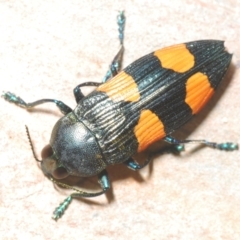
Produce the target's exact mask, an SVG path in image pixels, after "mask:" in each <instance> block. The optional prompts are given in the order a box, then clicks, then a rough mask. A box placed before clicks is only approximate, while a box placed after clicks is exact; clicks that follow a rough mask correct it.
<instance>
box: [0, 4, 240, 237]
mask: <svg viewBox="0 0 240 240" xmlns="http://www.w3.org/2000/svg"><path fill="white" fill-rule="evenodd" d="M94 2H95V3H94ZM121 9H125V11H126V15H127V26H126V41H125V47H126V51H125V58H124V66H126V65H127V64H129V63H131V62H132V61H133V60H135V59H137V58H138V57H140V56H142V55H145V54H147V53H149V52H151V51H153V50H155V49H158V48H161V47H163V46H167V45H172V44H175V43H181V42H186V41H191V40H197V39H223V40H226V46H227V48H228V49H229V51H230V52H232V53H234V57H233V60H232V66H231V69H230V72H229V74H228V76H227V78H226V80H225V82H224V83H223V84H222V85H221V86H220V88H219V91H218V93H217V94H216V95H215V97H214V99H213V100H212V101H211V102H210V104H209V105H208V107H207V108H205V109H204V111H202V112H201V114H199V115H198V116H197V117H196V118H195V119H194V121H192V122H191V123H190V124H188V125H187V126H185V127H184V128H183V129H182V130H181V131H179V133H178V135H179V136H180V137H191V138H200V139H201V138H207V139H210V140H216V141H222V140H223V141H228V140H231V141H234V142H240V135H239V133H240V124H239V119H240V111H239V104H240V101H239V93H240V42H239V41H240V1H239V0H228V1H217V0H215V1H214V0H213V1H208V0H201V1H200V0H198V1H187V0H185V1H177V0H176V1H160V0H155V1H137V0H133V1H104V0H99V1H77V0H68V1H58V0H49V1H40V0H34V1H30V0H18V1H0V82H1V84H0V90H1V92H2V90H11V91H13V92H15V93H17V94H18V95H20V96H22V97H25V100H27V101H32V100H36V99H41V98H43V97H48V98H57V99H61V100H62V101H64V102H66V103H67V104H68V105H70V106H72V107H74V106H75V102H74V98H73V95H72V89H73V88H74V87H75V86H76V85H77V84H79V83H81V82H85V81H100V80H101V78H102V76H103V75H104V74H105V72H106V69H107V67H108V64H109V62H110V60H111V58H112V57H113V55H114V54H115V53H116V51H117V49H118V47H119V44H118V41H117V31H116V24H115V19H116V15H117V13H118V10H121ZM87 91H88V90H87V89H86V91H85V93H87ZM38 109H40V110H38V111H34V112H27V111H24V110H23V109H21V108H17V107H15V106H14V105H12V104H8V103H7V102H5V101H4V100H3V99H0V111H1V114H0V115H1V118H0V126H1V135H0V171H1V174H0V235H1V237H0V238H1V239H187V240H188V239H230V240H233V239H236V240H238V239H240V154H239V152H234V153H226V152H220V151H214V150H211V149H207V148H203V149H199V150H198V151H194V152H193V153H191V151H192V150H194V149H195V146H188V147H187V149H186V153H185V154H183V155H182V157H175V156H173V155H171V154H168V155H164V156H158V157H156V158H155V160H154V162H153V165H152V172H151V174H150V175H149V168H146V169H144V170H143V171H141V172H140V173H133V172H132V171H130V170H127V169H126V168H125V167H123V166H115V167H111V168H110V169H109V175H110V178H111V180H112V187H113V190H112V192H110V193H109V194H108V198H106V196H101V197H98V198H95V199H93V200H91V201H77V200H76V201H74V202H73V203H72V205H71V206H70V207H69V209H68V210H67V212H66V214H65V215H64V217H63V218H62V219H61V220H59V221H58V222H57V223H56V222H55V221H53V220H52V219H51V214H52V211H53V210H54V208H55V207H56V206H57V205H58V204H59V203H60V202H61V201H62V200H63V199H64V198H65V197H66V193H65V191H64V190H60V191H57V190H56V189H54V187H53V185H52V183H51V182H50V181H48V180H47V179H46V178H45V177H44V176H43V174H42V172H41V171H40V169H39V168H38V166H37V164H36V163H35V162H34V159H33V157H32V154H31V151H30V147H29V143H28V140H27V137H26V134H25V129H24V125H25V124H27V125H28V126H29V128H30V130H31V133H32V138H33V139H34V143H35V146H36V150H37V153H38V154H39V153H40V151H41V149H42V147H43V146H44V145H45V144H46V143H48V141H49V136H50V132H51V129H52V126H53V125H54V123H55V122H56V120H57V119H58V118H59V117H60V116H61V114H60V113H59V111H58V110H57V109H56V108H55V107H54V106H53V105H51V104H49V105H45V106H41V107H39V108H38ZM44 109H48V110H47V111H45V110H44ZM96 186H97V185H96ZM92 189H93V190H94V189H95V185H93V188H92ZM90 190H91V189H90ZM108 200H109V201H108Z"/></svg>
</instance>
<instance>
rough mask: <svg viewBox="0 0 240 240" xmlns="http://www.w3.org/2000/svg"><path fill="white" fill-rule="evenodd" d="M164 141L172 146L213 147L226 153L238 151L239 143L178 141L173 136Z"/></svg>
mask: <svg viewBox="0 0 240 240" xmlns="http://www.w3.org/2000/svg"><path fill="white" fill-rule="evenodd" d="M164 140H165V141H166V142H168V143H171V144H177V145H180V146H181V144H184V143H200V144H203V145H204V146H207V147H211V148H214V149H218V150H225V151H234V150H238V144H237V143H231V142H225V143H216V142H209V141H207V140H177V139H175V138H173V137H172V136H170V135H168V136H166V137H165V138H164Z"/></svg>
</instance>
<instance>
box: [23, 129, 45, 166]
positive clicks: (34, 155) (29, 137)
mask: <svg viewBox="0 0 240 240" xmlns="http://www.w3.org/2000/svg"><path fill="white" fill-rule="evenodd" d="M25 128H26V132H27V136H28V141H29V143H30V146H31V149H32V153H33V157H34V158H35V160H36V161H37V162H42V160H39V159H38V158H37V155H36V153H35V151H34V148H33V144H32V139H31V136H30V133H29V130H28V127H27V125H25Z"/></svg>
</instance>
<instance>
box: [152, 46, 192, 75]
mask: <svg viewBox="0 0 240 240" xmlns="http://www.w3.org/2000/svg"><path fill="white" fill-rule="evenodd" d="M154 56H156V57H157V58H158V59H159V60H160V62H161V64H162V67H163V68H167V69H171V70H173V71H175V72H178V73H184V72H186V71H188V70H190V69H191V68H192V67H193V66H194V63H195V62H194V56H193V55H192V54H191V53H190V52H189V50H188V49H187V48H186V45H185V44H178V45H175V46H172V47H167V48H163V49H160V50H157V51H155V52H154Z"/></svg>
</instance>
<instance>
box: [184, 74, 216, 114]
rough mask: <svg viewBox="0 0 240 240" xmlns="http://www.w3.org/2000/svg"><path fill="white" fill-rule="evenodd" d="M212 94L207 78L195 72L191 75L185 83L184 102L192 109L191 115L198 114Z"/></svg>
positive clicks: (212, 90)
mask: <svg viewBox="0 0 240 240" xmlns="http://www.w3.org/2000/svg"><path fill="white" fill-rule="evenodd" d="M213 93H214V89H213V88H212V87H211V85H210V82H209V80H208V76H207V75H205V74H203V73H201V72H197V73H195V74H194V75H192V76H191V77H190V78H189V79H188V80H187V82H186V98H185V102H186V103H187V104H188V105H189V106H190V108H191V109H192V113H193V114H195V113H197V112H199V111H200V110H201V109H202V108H203V107H204V105H205V104H206V103H207V102H208V100H209V99H210V98H211V96H212V95H213Z"/></svg>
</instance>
